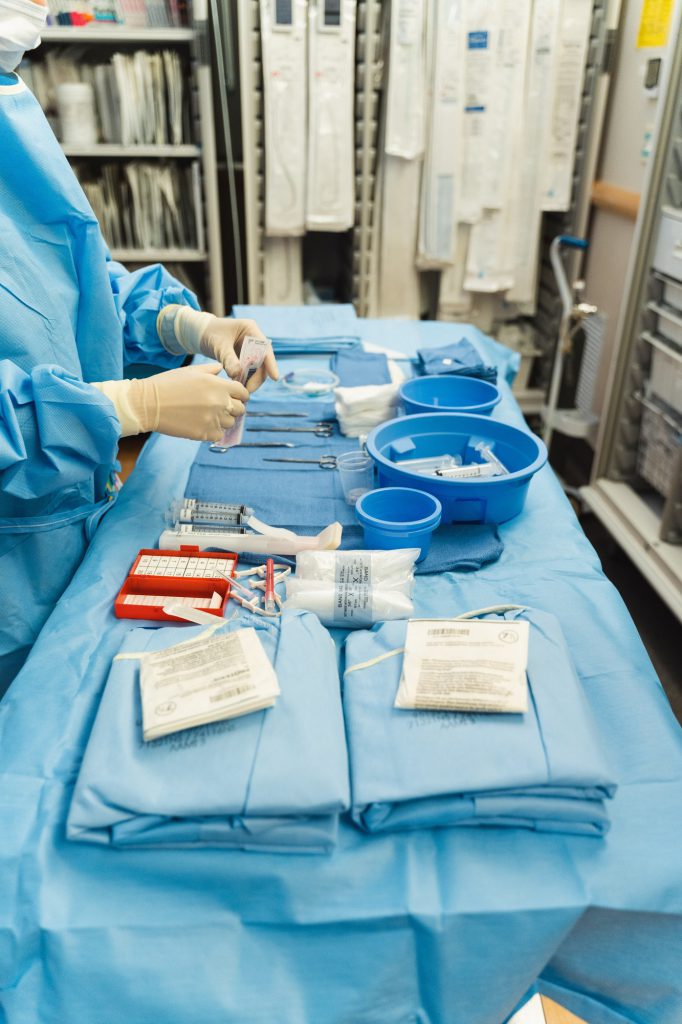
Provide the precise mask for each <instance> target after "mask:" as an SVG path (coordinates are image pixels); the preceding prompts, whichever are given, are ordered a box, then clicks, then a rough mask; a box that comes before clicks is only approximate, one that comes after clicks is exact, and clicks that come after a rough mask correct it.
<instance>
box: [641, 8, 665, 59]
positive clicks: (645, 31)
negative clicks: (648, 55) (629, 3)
mask: <svg viewBox="0 0 682 1024" xmlns="http://www.w3.org/2000/svg"><path fill="white" fill-rule="evenodd" d="M672 9H673V0H644V3H643V4H642V16H641V18H640V19H639V32H638V33H637V49H638V50H644V49H646V48H647V47H653V46H665V44H666V42H667V40H668V28H669V26H670V15H671V14H672Z"/></svg>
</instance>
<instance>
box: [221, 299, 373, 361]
mask: <svg viewBox="0 0 682 1024" xmlns="http://www.w3.org/2000/svg"><path fill="white" fill-rule="evenodd" d="M232 313H233V315H234V316H236V317H239V318H240V319H241V318H248V319H251V320H255V321H256V323H257V324H258V326H259V327H260V329H261V331H263V333H264V334H266V335H267V336H268V338H270V340H271V341H272V348H273V351H274V353H275V355H278V356H282V355H296V354H297V353H306V352H310V353H325V352H326V353H329V352H340V351H342V350H343V349H347V348H354V347H355V346H356V345H357V344H358V343H359V341H360V332H359V329H358V322H357V317H356V315H355V310H354V309H353V307H352V306H351V305H350V303H348V304H345V305H344V304H338V305H326V304H323V305H319V306H233V307H232Z"/></svg>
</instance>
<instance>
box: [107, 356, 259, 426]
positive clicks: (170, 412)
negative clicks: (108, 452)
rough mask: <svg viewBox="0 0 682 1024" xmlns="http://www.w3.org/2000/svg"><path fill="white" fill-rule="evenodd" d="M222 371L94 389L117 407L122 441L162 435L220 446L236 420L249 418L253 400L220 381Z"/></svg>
mask: <svg viewBox="0 0 682 1024" xmlns="http://www.w3.org/2000/svg"><path fill="white" fill-rule="evenodd" d="M221 370H222V366H220V365H219V364H218V363H206V364H203V363H202V364H200V365H199V366H182V367H180V369H178V370H166V372H165V373H157V374H154V376H153V377H146V378H145V379H144V380H109V381H104V382H103V383H99V384H95V385H94V387H96V388H98V389H99V390H100V391H101V392H102V394H104V395H106V397H107V398H108V399H109V400H110V401H111V402H113V404H114V407H115V409H116V415H117V416H118V418H119V420H120V423H121V436H122V437H127V436H129V435H130V434H142V433H145V432H146V431H148V430H158V432H159V433H160V434H170V436H171V437H188V438H191V439H192V440H194V441H219V440H220V438H221V437H222V436H223V431H225V430H227V429H228V428H229V427H231V426H232V425H233V423H234V421H235V417H237V416H242V415H243V414H244V412H245V411H246V410H245V408H244V402H247V401H248V399H249V393H248V391H247V390H246V388H245V387H244V386H243V385H242V384H239V383H238V382H237V381H236V380H225V378H224V377H218V374H219V373H220V372H221Z"/></svg>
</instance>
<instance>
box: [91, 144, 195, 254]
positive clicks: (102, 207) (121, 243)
mask: <svg viewBox="0 0 682 1024" xmlns="http://www.w3.org/2000/svg"><path fill="white" fill-rule="evenodd" d="M75 170H76V173H77V175H78V177H79V179H80V182H81V185H82V186H83V191H84V192H85V194H86V196H87V197H88V201H89V202H90V205H91V206H92V208H93V210H94V212H95V215H96V217H97V219H98V220H99V222H100V225H101V227H102V233H103V235H104V237H105V239H106V241H107V243H108V244H109V245H110V246H111V247H112V248H121V247H123V248H135V249H148V248H178V249H194V248H201V247H202V244H203V236H202V230H203V225H202V218H201V204H200V190H199V189H198V173H199V165H198V163H197V162H196V161H194V162H192V163H191V164H189V165H188V164H177V163H176V164H170V163H169V164H163V163H160V162H158V161H155V162H144V161H134V162H131V163H127V164H118V163H112V164H103V165H102V167H101V168H100V171H99V174H100V177H99V178H94V179H93V177H92V174H93V169H92V167H91V166H82V165H78V164H77V165H76V167H75Z"/></svg>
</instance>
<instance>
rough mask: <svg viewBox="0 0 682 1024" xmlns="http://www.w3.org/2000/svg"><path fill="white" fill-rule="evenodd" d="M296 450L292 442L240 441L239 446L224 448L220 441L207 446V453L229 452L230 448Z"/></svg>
mask: <svg viewBox="0 0 682 1024" xmlns="http://www.w3.org/2000/svg"><path fill="white" fill-rule="evenodd" d="M235 447H236V448H296V447H297V445H295V444H294V442H293V441H242V442H241V444H239V445H230V447H226V446H225V445H224V444H221V443H220V441H214V442H213V444H212V445H209V451H212V452H229V451H230V450H231V449H232V448H235Z"/></svg>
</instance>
